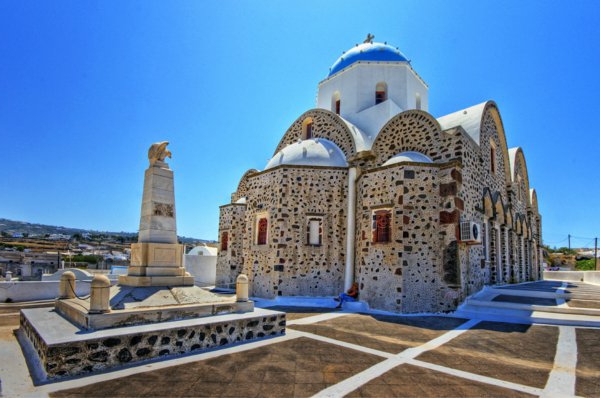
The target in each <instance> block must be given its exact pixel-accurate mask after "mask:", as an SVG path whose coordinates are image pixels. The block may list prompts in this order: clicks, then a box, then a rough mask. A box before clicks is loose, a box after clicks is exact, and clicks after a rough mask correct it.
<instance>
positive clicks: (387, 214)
mask: <svg viewBox="0 0 600 398" xmlns="http://www.w3.org/2000/svg"><path fill="white" fill-rule="evenodd" d="M391 221H392V212H391V211H389V210H379V211H376V212H375V213H373V242H374V243H385V242H390V241H391V234H390V232H391Z"/></svg>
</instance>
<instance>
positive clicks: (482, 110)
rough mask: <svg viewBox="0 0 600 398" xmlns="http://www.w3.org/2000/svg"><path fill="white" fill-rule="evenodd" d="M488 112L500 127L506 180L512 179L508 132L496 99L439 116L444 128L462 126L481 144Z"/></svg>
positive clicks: (499, 137)
mask: <svg viewBox="0 0 600 398" xmlns="http://www.w3.org/2000/svg"><path fill="white" fill-rule="evenodd" d="M486 112H490V114H491V116H492V118H493V119H494V122H495V124H496V126H497V127H498V139H499V140H500V145H501V146H502V154H503V156H504V159H506V161H505V162H504V173H505V174H506V181H507V182H508V181H512V179H511V177H510V168H509V166H508V163H509V161H508V159H509V156H508V146H507V145H506V134H505V132H504V124H503V123H502V118H501V117H500V111H499V110H498V105H496V103H495V102H494V101H485V102H482V103H480V104H477V105H473V106H471V107H469V108H465V109H462V110H460V111H458V112H454V113H450V114H448V115H446V116H442V117H438V118H437V121H438V122H439V124H440V126H441V128H442V130H447V129H450V128H452V127H458V126H461V127H462V128H463V129H464V130H465V131H466V132H467V134H469V136H470V137H471V138H473V141H475V142H476V143H477V145H479V146H481V127H482V126H483V120H484V118H485V116H486Z"/></svg>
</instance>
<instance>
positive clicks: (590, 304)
mask: <svg viewBox="0 0 600 398" xmlns="http://www.w3.org/2000/svg"><path fill="white" fill-rule="evenodd" d="M566 303H567V305H568V306H569V307H575V308H591V309H598V310H600V299H599V300H598V301H594V300H567V301H566Z"/></svg>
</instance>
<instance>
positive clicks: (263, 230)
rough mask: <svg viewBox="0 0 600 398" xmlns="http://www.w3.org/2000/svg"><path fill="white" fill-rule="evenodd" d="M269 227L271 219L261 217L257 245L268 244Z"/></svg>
mask: <svg viewBox="0 0 600 398" xmlns="http://www.w3.org/2000/svg"><path fill="white" fill-rule="evenodd" d="M268 229H269V221H267V219H266V218H261V219H259V220H258V234H257V237H256V244H257V245H266V244H267V230H268Z"/></svg>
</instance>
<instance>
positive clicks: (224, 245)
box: [221, 232, 229, 251]
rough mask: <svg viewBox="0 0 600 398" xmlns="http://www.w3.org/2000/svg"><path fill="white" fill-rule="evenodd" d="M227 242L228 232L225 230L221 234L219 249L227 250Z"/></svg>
mask: <svg viewBox="0 0 600 398" xmlns="http://www.w3.org/2000/svg"><path fill="white" fill-rule="evenodd" d="M228 243H229V234H228V233H227V232H223V233H222V234H221V251H226V250H227V244H228Z"/></svg>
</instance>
